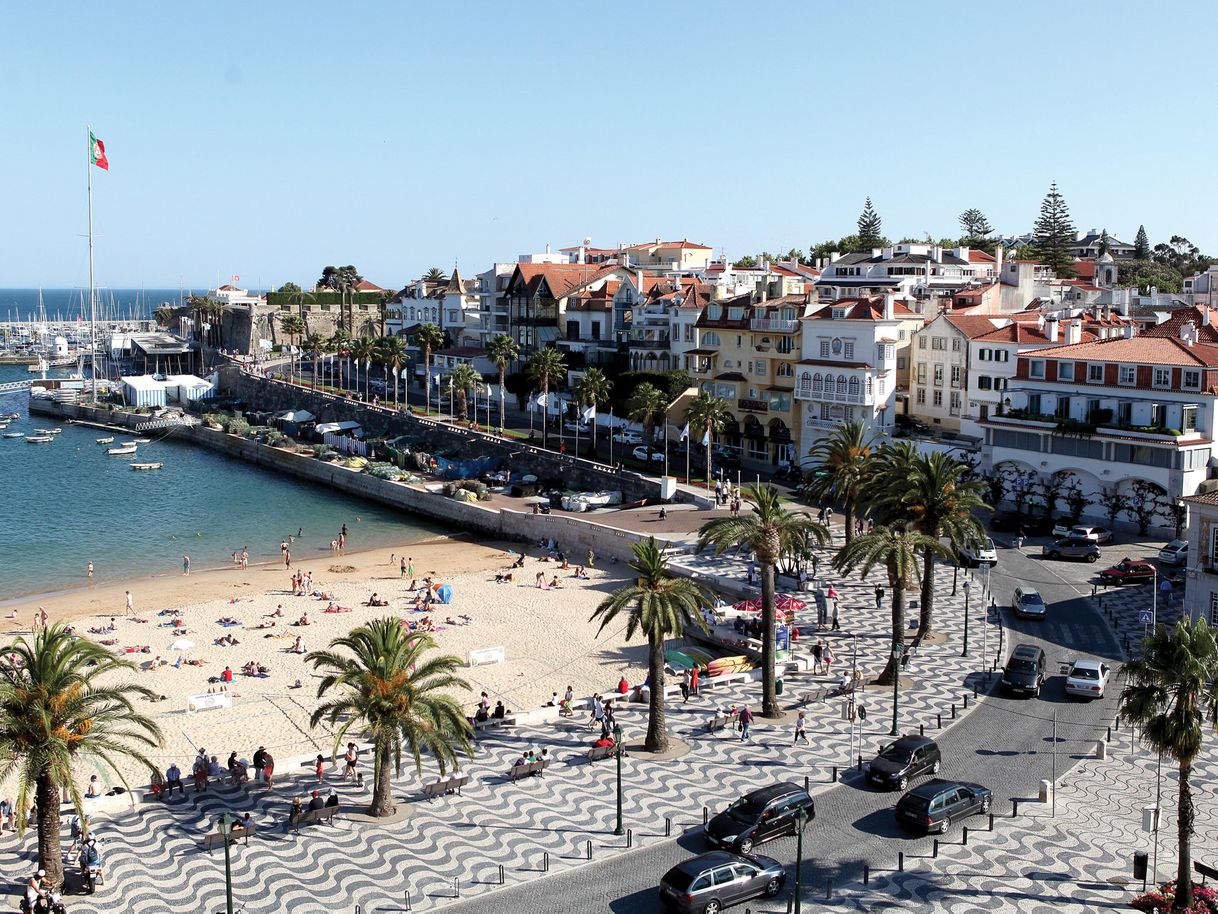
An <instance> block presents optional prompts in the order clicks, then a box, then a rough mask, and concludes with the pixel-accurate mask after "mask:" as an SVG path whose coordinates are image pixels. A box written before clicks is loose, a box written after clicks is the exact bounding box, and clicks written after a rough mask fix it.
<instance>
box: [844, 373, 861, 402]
mask: <svg viewBox="0 0 1218 914" xmlns="http://www.w3.org/2000/svg"><path fill="white" fill-rule="evenodd" d="M847 389H848V390H849V391H850V399H851V400H857V399H858V396H859V379H858V378H851V379H850V383H849V384H848V385H847Z"/></svg>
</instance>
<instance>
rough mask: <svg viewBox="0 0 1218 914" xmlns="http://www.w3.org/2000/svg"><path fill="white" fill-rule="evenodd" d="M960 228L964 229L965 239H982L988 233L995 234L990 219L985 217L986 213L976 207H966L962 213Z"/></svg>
mask: <svg viewBox="0 0 1218 914" xmlns="http://www.w3.org/2000/svg"><path fill="white" fill-rule="evenodd" d="M960 228H962V229H963V230H964V239H965V240H967V241H972V240H974V239H977V240H980V239H982V238H985V236H986V235H992V234H994V230H993V229H992V228H991V227H990V220H989V219H987V218H985V213H983V212H981V210H979V209H977V208H975V207H974V208H972V209H966V210H965V211H964V212H962V213H961V214H960Z"/></svg>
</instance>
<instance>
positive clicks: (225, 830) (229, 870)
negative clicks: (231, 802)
mask: <svg viewBox="0 0 1218 914" xmlns="http://www.w3.org/2000/svg"><path fill="white" fill-rule="evenodd" d="M236 821H237V819H236V817H235V816H234V815H233V814H232V813H231V812H226V813H225V814H224V815H222V816H221V817H220V821H219V822H217V823H216V830H217V831H219V832H220V834H221V835H223V836H224V898H225V901H226V903H227V906H228V914H233V866H232V859H231V857H230V856H229V849H228V845H229V840H228V836H229V835H230V834H232V831H233V823H234V822H236Z"/></svg>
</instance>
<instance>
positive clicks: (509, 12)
mask: <svg viewBox="0 0 1218 914" xmlns="http://www.w3.org/2000/svg"><path fill="white" fill-rule="evenodd" d="M1160 11H1161V12H1162V14H1161V15H1155V14H1156V13H1159V12H1160ZM1216 37H1218V18H1216V17H1214V16H1213V15H1212V9H1211V8H1210V7H1209V6H1208V5H1206V4H1202V3H1173V4H1165V5H1163V6H1161V7H1160V6H1147V5H1146V4H1144V3H1138V4H1134V3H1131V2H1124V0H1115V2H1110V3H1105V4H1065V3H1060V2H1038V0H1026V2H1023V3H1020V4H1016V5H1014V6H1010V5H1007V6H1003V5H996V4H988V3H959V2H956V3H939V2H933V0H922V2H918V3H911V2H892V3H888V2H882V0H880V2H869V3H866V4H863V3H828V2H812V0H803V2H791V3H767V2H761V0H754V2H750V3H747V4H741V3H738V2H736V3H733V2H722V3H721V2H713V0H701V2H688V3H687V2H664V0H659V2H657V0H651V2H633V0H617V2H614V3H612V4H609V5H604V4H584V3H577V2H570V0H568V2H564V3H549V2H541V0H534V2H527V3H526V2H509V3H504V2H501V0H496V2H480V0H463V2H450V3H436V2H427V3H415V2H394V3H390V2H353V3H348V4H333V3H328V4H320V3H310V2H299V0H298V2H291V3H281V2H268V0H259V2H249V0H245V2H242V3H227V2H222V0H220V2H211V3H206V4H195V5H192V6H189V7H188V6H183V5H181V4H176V3H165V2H163V0H159V2H155V3H143V2H134V0H132V2H122V3H117V4H92V5H84V4H75V3H73V4H69V3H65V2H54V0H50V2H41V3H22V2H19V0H0V112H3V117H0V287H34V286H45V287H48V288H50V287H59V286H68V287H77V286H81V285H84V284H86V283H87V281H88V259H87V253H86V245H85V241H84V239H83V238H82V237H81V236H82V235H83V234H84V233H85V232H86V227H87V212H86V194H85V184H86V169H87V165H86V162H87V145H86V127H87V125H89V124H92V126H93V131H94V133H96V134H97V136H99V137H100V138H102V139H103V140H104V141H105V143H106V147H107V151H108V154H109V159H110V171H109V172H102V171H99V170H96V169H95V170H94V174H93V178H94V180H93V184H94V192H93V209H94V231H95V248H96V270H97V282H98V285H102V286H110V287H112V288H118V287H124V286H141V285H142V286H146V287H148V288H155V287H175V286H177V285H179V283H182V284H184V285H187V286H192V287H198V286H202V285H214V283H215V282H216V281H217V279H219V280H220V281H227V280H228V278H229V277H230V276H232V275H239V276H241V281H242V285H246V286H249V287H252V288H254V287H256V288H265V287H268V286H277V285H279V284H281V283H283V282H287V281H294V282H297V283H300V284H302V285H306V286H307V285H311V284H312V283H313V282H314V281H315V280H316V279H317V277H318V276H319V275H320V274H321V270H322V267H324V266H325V265H327V264H340V265H341V264H347V263H353V264H355V265H356V266H357V267H358V268H359V270H360V272H361V273H363V274H364V275H365V276H366V277H367V278H369V279H371V280H372V281H374V282H376V283H378V284H380V285H382V286H385V287H400V286H401V285H403V284H404V283H405V282H407V281H408V280H410V279H412V278H415V277H417V276H419V275H420V274H421V273H422V272H423V271H425V270H426V269H427V268H428V267H431V266H439V267H441V268H442V269H445V270H450V269H451V268H452V267H453V265H454V263H455V264H457V265H459V266H460V268H461V270H462V272H464V273H466V274H467V275H472V274H473V273H476V272H478V271H479V270H482V269H486V268H487V267H489V265H490V264H491V263H492V262H495V261H512V260H515V259H516V257H517V255H518V254H521V253H526V252H534V251H541V250H544V249H545V246H546V244H550V245H552V246H553V247H554V248H559V247H564V246H568V245H572V244H578V243H579V242H580V241H581V240H582V239H583V238H585V237H590V238H592V241H593V244H594V245H597V246H605V247H612V246H616V245H617V244H618V243H634V242H638V241H643V240H648V239H654V238H657V237H663V238H665V239H674V238H675V239H679V238H689V239H691V240H694V241H698V242H700V243H703V244H707V245H710V246H712V247H714V248H715V249H716V250H719V249H722V250H724V251H726V252H727V253H728V255H729V256H731V257H733V258H737V257H740V256H743V255H745V254H750V253H756V252H759V251H761V250H770V251H775V252H777V251H783V252H785V251H787V250H789V249H790V248H792V247H798V248H803V249H806V248H807V247H808V246H809V245H811V244H814V243H818V242H820V241H823V240H825V239H828V238H837V237H840V236H842V235H845V234H849V233H851V232H853V231H854V228H855V221H856V220H857V218H858V215H859V212H860V211H861V210H862V207H863V201H864V198H865V197H867V196H870V197H871V199H872V201H873V203H874V205H875V208H876V210H877V211H878V212H879V214H880V216H881V217H882V218H883V230H884V232H885V234H886V235H888V236H889V237H890V238H893V239H897V238H900V237H903V236H919V237H920V236H922V235H924V234H925V233H930V234H931V235H933V236H935V237H936V238H937V237H940V236H955V235H957V234H958V233H959V228H958V224H957V216H958V214H959V213H960V212H961V211H963V210H964V209H967V208H969V207H977V208H979V209H981V210H982V211H983V212H984V213H985V214H986V215H987V216H988V217H989V220H990V222H991V223H992V224H993V226H994V228H995V229H996V230H997V231H999V232H1001V233H1019V232H1024V231H1028V230H1030V229H1031V226H1032V223H1033V220H1034V219H1035V217H1036V214H1037V211H1038V208H1039V205H1040V202H1041V199H1042V198H1043V196H1044V194H1045V192H1046V190H1047V189H1048V187H1049V184H1050V182H1051V181H1056V182H1057V183H1058V186H1059V188H1060V189H1061V191H1062V193H1063V194H1064V195H1065V198H1066V201H1067V203H1068V204H1069V206H1070V210H1071V214H1072V216H1073V219H1074V222H1075V225H1076V226H1077V227H1078V228H1079V229H1088V228H1092V227H1097V228H1098V227H1104V228H1107V229H1108V230H1109V232H1110V233H1111V234H1112V235H1114V236H1115V237H1118V238H1120V239H1122V240H1125V241H1129V242H1132V241H1133V236H1134V234H1135V232H1136V231H1137V227H1138V225H1139V224H1145V226H1146V229H1147V232H1148V233H1149V235H1150V239H1151V242H1152V244H1153V243H1156V242H1158V241H1165V240H1166V239H1167V238H1168V237H1169V236H1170V235H1173V234H1182V235H1185V236H1187V237H1189V238H1190V239H1191V240H1192V241H1193V242H1194V243H1196V244H1198V245H1199V246H1200V247H1201V248H1202V250H1203V251H1205V252H1206V253H1210V254H1218V220H1215V218H1214V213H1215V212H1218V205H1216V204H1218V199H1216V198H1218V184H1215V182H1214V181H1213V180H1212V175H1213V168H1214V163H1215V156H1214V150H1215V149H1218V119H1215V118H1214V117H1213V116H1212V110H1211V109H1212V107H1213V101H1214V90H1215V88H1216V86H1215V81H1216V77H1215V76H1214V68H1213V67H1211V66H1209V64H1208V62H1207V61H1208V51H1207V48H1209V47H1211V46H1213V45H1214V43H1215V41H1214V40H1215V38H1216Z"/></svg>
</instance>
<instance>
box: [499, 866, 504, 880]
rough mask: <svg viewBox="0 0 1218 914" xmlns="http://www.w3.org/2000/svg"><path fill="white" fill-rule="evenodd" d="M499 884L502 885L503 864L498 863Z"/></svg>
mask: <svg viewBox="0 0 1218 914" xmlns="http://www.w3.org/2000/svg"><path fill="white" fill-rule="evenodd" d="M499 884H500V885H503V864H502V863H501V864H499Z"/></svg>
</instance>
